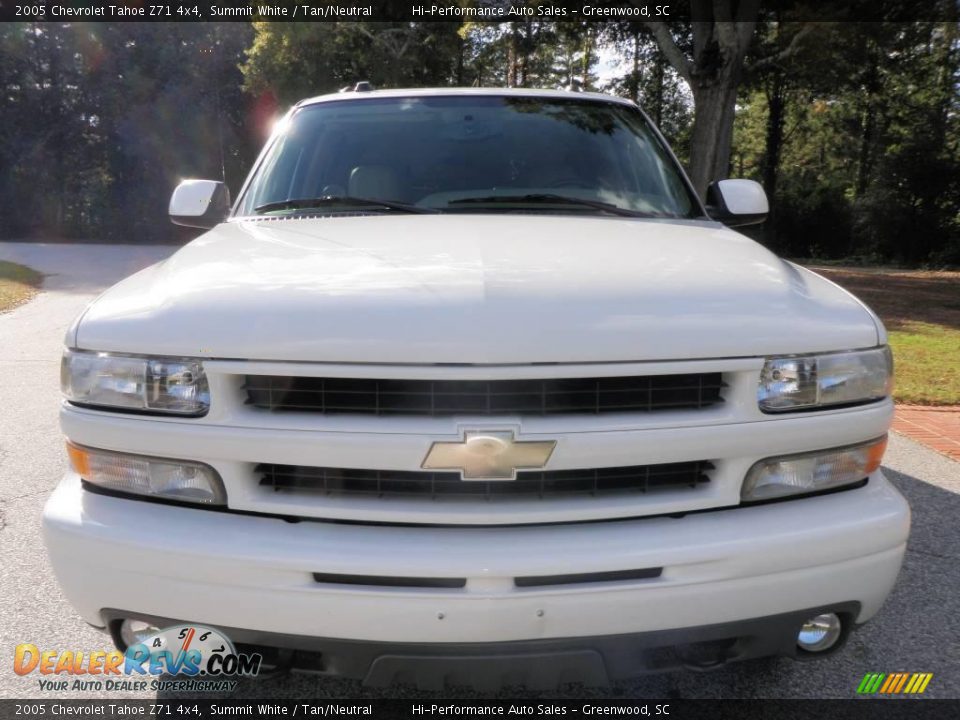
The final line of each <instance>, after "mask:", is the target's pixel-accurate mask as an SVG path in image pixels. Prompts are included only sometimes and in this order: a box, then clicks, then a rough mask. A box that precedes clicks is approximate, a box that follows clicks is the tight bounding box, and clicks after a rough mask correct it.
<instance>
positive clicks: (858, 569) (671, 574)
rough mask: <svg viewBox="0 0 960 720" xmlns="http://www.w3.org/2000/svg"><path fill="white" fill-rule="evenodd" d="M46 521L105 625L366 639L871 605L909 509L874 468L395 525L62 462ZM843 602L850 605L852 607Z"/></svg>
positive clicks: (484, 635) (609, 628)
mask: <svg viewBox="0 0 960 720" xmlns="http://www.w3.org/2000/svg"><path fill="white" fill-rule="evenodd" d="M43 521H44V522H43V524H44V536H45V541H46V544H47V548H48V551H49V555H50V559H51V562H52V564H53V568H54V571H55V573H56V575H57V578H58V580H59V582H60V585H61V587H62V589H63V591H64V593H65V595H66V596H67V598H68V599H69V600H70V602H71V603H72V604H73V606H74V607H75V608H76V609H77V610H78V612H79V613H80V615H81V616H82V617H83V618H84V619H85V620H86V621H87V622H90V623H93V624H95V625H99V626H103V625H105V624H106V622H107V621H108V620H109V619H110V618H109V616H108V614H105V611H107V610H108V609H110V608H120V609H123V610H124V611H127V612H130V613H135V614H142V615H149V616H158V617H164V618H180V619H185V620H189V621H191V622H197V623H204V624H210V625H216V626H218V627H226V628H241V629H245V630H248V631H255V632H257V633H271V634H278V635H294V636H301V637H307V638H335V639H340V640H353V641H372V642H377V643H401V644H404V643H405V644H409V643H414V644H418V643H444V644H447V643H459V644H463V643H467V644H470V643H508V642H515V641H541V640H547V639H568V640H569V639H571V638H596V637H604V636H617V635H630V634H638V633H650V632H658V631H665V630H682V629H684V628H698V627H703V626H712V625H722V624H724V623H738V622H741V621H746V620H752V619H756V618H766V617H769V616H776V615H782V614H784V613H792V612H794V611H800V610H806V609H810V608H823V607H838V606H841V605H842V606H844V607H855V610H851V611H850V612H851V619H852V620H853V621H854V622H857V623H860V622H864V621H866V620H867V619H869V618H870V617H871V616H873V615H874V614H875V613H876V612H877V610H878V609H879V608H880V606H881V604H882V603H883V601H884V599H885V598H886V596H887V594H888V593H889V592H890V589H891V588H892V586H893V583H894V581H895V580H896V576H897V572H898V570H899V568H900V563H901V560H902V556H903V553H904V549H905V545H906V539H907V534H908V531H909V524H910V518H909V508H908V507H907V504H906V502H905V501H904V499H903V498H902V497H901V496H900V494H899V493H898V492H897V491H896V490H895V489H894V488H893V487H892V486H891V485H890V484H889V483H888V481H887V480H886V479H885V478H884V477H883V476H882V474H881V473H879V472H878V473H875V474H874V475H873V476H871V477H870V479H869V482H868V483H867V484H866V485H865V486H863V487H861V488H858V489H855V490H848V491H844V492H838V493H834V494H831V495H826V496H820V497H812V498H806V499H798V500H791V501H786V502H779V503H773V504H769V505H762V506H755V507H741V508H734V509H729V510H717V511H708V512H701V513H693V514H689V515H686V516H684V517H655V518H645V519H636V520H622V521H611V522H596V523H581V524H562V525H541V526H523V527H518V526H514V527H469V528H468V527H408V526H383V525H357V524H345V523H330V522H320V521H302V522H293V523H291V522H287V521H285V520H283V519H280V518H271V517H256V516H250V515H242V514H235V513H229V512H215V511H210V510H201V509H192V508H184V507H176V506H167V505H159V504H154V503H148V502H142V501H138V500H128V499H121V498H115V497H108V496H104V495H100V494H94V493H91V492H87V491H85V490H83V489H82V487H81V484H80V480H79V478H78V477H77V476H76V475H73V474H68V475H67V476H66V477H65V478H64V479H63V481H62V482H61V483H60V485H59V486H58V487H57V489H56V490H55V491H54V493H53V495H52V496H51V498H50V500H49V502H48V503H47V506H46V509H45V511H44V517H43ZM638 568H662V572H661V573H660V575H659V576H658V577H649V578H647V579H641V580H632V581H615V582H603V583H585V584H578V585H565V586H545V587H533V588H530V587H517V586H516V584H515V582H514V578H517V577H526V576H544V575H570V574H579V573H598V572H612V571H623V570H633V569H638ZM314 573H331V574H345V575H367V576H378V577H386V578H398V577H400V578H402V577H433V578H453V577H458V578H460V577H462V578H466V583H465V585H464V587H460V588H409V587H372V586H358V585H338V584H332V583H327V582H317V581H316V580H315V579H314V575H313V574H314ZM851 604H852V605H851Z"/></svg>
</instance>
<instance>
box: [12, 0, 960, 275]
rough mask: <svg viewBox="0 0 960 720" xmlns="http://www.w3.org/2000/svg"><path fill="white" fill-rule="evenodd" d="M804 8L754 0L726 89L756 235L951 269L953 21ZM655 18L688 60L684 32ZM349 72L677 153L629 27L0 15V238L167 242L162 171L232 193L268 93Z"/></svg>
mask: <svg viewBox="0 0 960 720" xmlns="http://www.w3.org/2000/svg"><path fill="white" fill-rule="evenodd" d="M764 7H765V8H766V7H767V5H766V4H765V6H764ZM770 7H774V8H775V7H777V6H776V5H775V4H771V5H770ZM804 7H805V6H804V5H798V6H795V7H793V9H791V10H790V11H789V12H788V11H780V10H776V9H764V10H762V12H761V15H760V22H759V23H758V28H757V31H756V33H755V36H754V38H753V44H752V46H751V49H750V51H749V53H748V56H747V62H746V65H745V67H746V68H747V70H748V72H747V73H746V75H745V76H744V77H743V78H742V81H741V86H740V90H739V93H738V96H737V108H738V109H737V115H736V121H735V125H734V147H733V153H732V158H731V167H730V174H731V175H733V176H741V177H753V178H755V179H757V180H759V181H761V182H763V183H764V185H765V186H766V187H767V190H768V194H769V195H770V196H771V201H772V206H771V207H772V213H771V217H770V219H769V220H768V222H767V223H766V225H765V226H764V227H763V228H762V229H761V230H760V238H761V239H762V240H763V242H765V243H767V244H768V245H770V246H771V247H772V248H774V249H776V250H777V251H779V252H781V253H784V254H787V255H791V256H802V257H812V256H816V257H821V258H839V257H850V256H857V257H861V258H872V259H876V260H885V261H895V262H899V263H906V264H914V265H916V264H931V265H946V264H960V212H958V208H960V127H958V124H960V112H958V111H960V107H958V88H960V41H958V36H957V24H956V23H949V22H919V21H916V22H909V23H906V22H875V23H855V22H842V23H823V22H817V17H816V13H815V12H812V11H811V10H809V9H808V10H804ZM811 12H812V14H811ZM804 13H807V14H806V15H805V14H804ZM671 27H673V29H674V30H676V32H675V37H676V39H677V43H678V48H679V51H680V52H683V53H686V54H688V55H689V54H690V53H691V52H692V51H693V49H694V45H693V44H692V39H691V38H692V32H690V31H691V28H688V27H685V26H683V24H682V23H680V24H679V25H677V26H676V27H674V26H671ZM601 57H603V58H604V63H603V65H601V62H600V59H601ZM611 57H612V58H613V62H612V72H611V61H610V58H611ZM601 69H603V74H602V76H601V75H600V70H601ZM601 77H602V80H601ZM360 80H369V81H370V82H372V83H373V84H374V86H376V87H382V88H390V87H416V86H517V87H547V88H556V87H568V86H575V87H581V88H583V89H587V90H598V89H599V90H604V91H607V92H612V93H616V94H619V95H622V96H625V97H629V98H631V99H633V100H635V101H636V102H637V103H638V104H639V105H640V106H641V107H642V108H643V109H644V110H645V111H646V112H647V113H648V115H650V117H651V118H652V119H653V120H654V122H656V123H657V124H658V126H659V127H660V128H661V130H662V131H663V132H664V134H665V135H666V136H667V138H668V140H669V141H670V142H671V144H672V145H673V147H674V149H675V150H676V151H677V153H678V155H679V156H680V158H681V160H682V161H684V162H686V161H688V160H690V159H691V158H690V154H689V151H690V138H691V126H692V120H693V111H694V107H693V102H692V95H691V90H690V88H689V87H688V85H687V82H686V81H685V80H684V79H683V78H682V77H681V75H680V74H678V73H677V72H676V71H675V70H674V69H673V68H672V67H671V65H670V64H669V63H668V62H667V61H666V59H665V57H664V55H663V52H662V50H661V48H660V46H659V44H658V42H657V41H656V40H655V39H654V36H653V34H652V32H651V26H650V25H649V24H647V23H644V22H635V21H611V22H606V23H602V24H601V23H590V22H574V21H566V22H551V21H547V20H543V19H539V18H537V19H533V18H526V19H523V20H517V21H512V22H503V23H470V22H467V23H460V22H451V23H442V22H441V23H438V22H429V23H410V22H406V23H359V22H322V23H272V22H270V23H254V24H247V23H240V22H238V23H223V24H219V23H183V24H175V23H169V24H168V23H142V24H141V23H115V24H108V23H104V24H84V23H36V24H34V23H19V24H12V23H10V24H6V25H3V26H0V92H2V101H0V119H2V122H0V167H2V168H3V172H2V173H0V237H4V238H9V237H27V236H37V237H46V238H49V237H53V236H78V237H88V238H94V239H112V240H119V241H150V240H162V239H165V238H167V237H169V236H170V235H171V234H172V232H173V230H172V228H171V227H170V226H169V225H167V224H166V223H165V222H164V219H165V214H166V203H167V201H168V198H169V193H170V190H171V188H172V187H173V186H174V185H175V184H176V182H177V181H178V179H179V178H181V177H185V176H199V177H212V178H219V177H220V176H221V174H223V175H224V176H225V177H226V179H227V181H228V184H229V185H230V187H231V188H232V189H233V190H237V189H238V188H239V186H240V183H241V182H242V179H243V176H244V175H245V173H246V172H247V170H248V169H249V166H250V164H251V162H252V160H253V158H254V157H255V154H256V151H257V149H258V147H259V145H260V144H261V143H262V142H263V140H264V138H265V136H266V134H267V132H268V131H269V129H270V127H271V125H272V122H273V121H274V120H275V119H276V117H277V116H278V115H279V114H280V113H281V112H282V111H283V109H284V108H285V107H286V106H287V105H289V104H290V103H292V102H295V101H297V100H299V99H301V98H304V97H309V96H314V95H319V94H322V93H327V92H333V91H336V90H338V89H340V88H342V87H345V86H349V85H352V84H353V83H355V82H357V81H360Z"/></svg>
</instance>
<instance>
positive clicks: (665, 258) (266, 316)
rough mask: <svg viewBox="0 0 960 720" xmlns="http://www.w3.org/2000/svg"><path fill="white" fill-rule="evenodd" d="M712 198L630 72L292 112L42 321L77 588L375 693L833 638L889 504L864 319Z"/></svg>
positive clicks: (124, 620)
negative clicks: (665, 134)
mask: <svg viewBox="0 0 960 720" xmlns="http://www.w3.org/2000/svg"><path fill="white" fill-rule="evenodd" d="M708 197H709V199H710V204H709V205H708V206H707V207H706V208H705V207H704V206H703V205H702V204H701V202H700V201H699V200H698V198H697V196H696V194H695V193H694V192H693V190H692V188H691V186H690V183H689V181H688V180H687V179H686V177H685V176H684V174H683V172H682V170H681V169H680V167H679V165H678V163H677V161H676V159H675V158H674V157H673V155H672V154H671V152H670V150H669V148H668V147H667V145H666V143H665V142H664V140H663V138H662V137H661V136H660V134H659V133H658V132H657V130H656V129H655V128H654V127H653V126H652V124H651V123H650V122H649V120H648V119H647V118H646V117H645V116H644V115H643V114H642V113H641V112H640V111H639V110H638V109H637V108H636V106H634V105H633V104H632V103H630V102H627V101H625V100H622V99H619V98H613V97H607V96H603V95H595V94H587V93H566V92H552V91H530V90H482V89H462V90H391V91H373V92H346V93H339V94H335V95H328V96H324V97H319V98H315V99H312V100H306V101H304V102H301V103H299V104H298V105H297V106H296V107H294V108H293V109H292V110H291V112H290V113H289V114H288V115H287V116H286V117H285V118H284V119H283V120H282V121H281V122H280V123H278V126H277V128H276V130H275V132H274V133H273V136H272V138H271V139H270V141H269V142H268V143H267V146H266V148H265V149H264V151H263V153H262V154H261V156H260V158H259V160H258V161H257V163H256V165H255V167H254V169H253V171H252V172H251V174H250V177H249V179H248V180H247V182H246V184H245V185H244V187H243V189H242V190H241V192H240V195H239V199H238V200H237V202H236V203H235V204H234V205H233V206H232V208H230V207H229V200H228V196H227V193H226V189H225V187H224V186H223V185H222V184H221V183H216V182H212V181H201V180H195V181H187V182H186V183H184V184H183V185H181V186H180V187H179V188H178V189H177V191H176V192H175V193H174V196H173V199H172V200H171V205H170V212H171V215H172V216H173V219H174V220H175V221H176V222H180V223H181V224H189V225H195V226H199V227H207V228H210V231H209V232H208V233H206V234H204V235H203V236H201V237H200V238H198V239H197V240H195V241H193V242H191V243H190V244H188V245H186V246H185V247H184V248H182V249H180V250H179V251H178V252H176V253H175V254H174V255H173V256H172V257H171V258H170V259H168V260H166V261H164V262H161V263H159V264H157V265H154V266H152V267H149V268H147V269H146V270H143V271H142V272H139V273H137V274H136V275H134V276H132V277H130V278H128V279H126V280H124V281H123V282H121V283H119V284H118V285H116V286H115V287H113V288H112V289H110V290H109V291H107V292H106V293H105V294H103V295H102V296H101V297H100V298H99V299H97V300H96V301H95V302H94V303H92V304H91V305H90V306H89V307H88V308H87V309H86V311H85V312H84V313H83V315H82V316H81V317H80V318H79V319H78V320H77V322H76V323H75V324H74V326H73V327H72V328H71V329H70V331H69V332H68V333H67V336H66V350H65V353H64V358H63V390H64V394H65V401H64V403H63V407H62V410H61V424H62V428H63V431H64V433H65V434H66V437H67V448H68V453H69V457H70V469H69V470H68V471H67V473H66V476H65V477H64V478H63V480H62V482H61V483H60V485H59V487H58V488H57V489H56V491H55V492H54V493H53V496H52V497H51V498H50V501H49V503H48V504H47V506H46V510H45V513H44V528H45V535H46V543H47V547H48V549H49V553H50V558H51V561H52V563H53V567H54V569H55V571H56V575H57V577H58V579H59V581H60V584H61V586H62V588H63V590H64V593H65V594H66V596H67V597H68V598H69V599H70V601H71V602H72V603H73V605H74V607H75V608H76V609H77V610H78V611H79V613H80V615H81V616H82V617H83V619H84V620H86V621H87V622H90V623H93V624H95V625H98V626H104V627H107V628H109V629H110V630H111V632H112V633H113V637H114V639H115V640H116V642H117V643H118V645H120V647H121V649H122V648H123V647H124V646H125V645H128V644H130V643H132V642H135V641H136V640H137V639H138V638H141V637H143V636H144V634H145V633H151V632H155V629H156V628H162V627H165V626H170V625H175V624H177V623H180V622H191V623H204V624H207V625H213V626H216V627H217V628H220V629H221V630H222V631H223V632H224V633H225V634H226V635H228V636H229V637H230V638H232V639H233V640H235V641H237V642H238V643H240V644H241V645H242V646H244V647H249V646H255V647H256V648H258V649H259V651H260V652H262V653H263V654H264V656H265V658H266V661H267V662H270V663H273V664H278V665H282V666H291V667H293V668H300V669H308V670H313V671H317V672H321V673H329V674H339V675H344V676H348V677H355V678H360V679H363V680H364V681H365V682H367V683H370V684H379V685H384V684H389V683H392V682H395V681H411V682H416V683H418V684H420V685H422V686H425V687H436V686H438V685H440V684H442V683H443V682H445V681H446V682H451V683H458V682H468V683H474V684H476V683H481V682H482V683H494V684H496V683H506V682H510V683H516V682H520V683H526V684H528V685H531V686H551V685H553V684H555V683H556V682H559V681H561V680H565V679H572V678H579V679H583V680H586V681H587V682H596V683H603V682H606V681H607V680H610V679H614V680H615V679H620V678H626V677H630V676H633V675H636V674H638V673H641V672H644V671H648V670H656V669H661V668H669V667H675V666H678V665H686V666H696V667H706V666H713V665H719V664H722V663H725V662H727V661H732V660H739V659H742V658H747V657H756V656H761V655H789V656H802V655H815V654H818V653H826V652H829V651H832V650H834V649H836V648H838V647H839V646H840V645H841V644H842V641H843V639H844V638H845V637H846V635H847V632H848V631H849V630H850V629H851V628H853V627H854V626H855V625H857V624H859V623H863V622H864V621H866V620H868V619H869V618H870V617H871V616H873V615H874V614H875V613H876V612H877V611H878V609H879V608H880V606H881V604H882V603H883V601H884V598H885V597H886V596H887V594H888V593H889V592H890V589H891V587H892V586H893V584H894V581H895V580H896V577H897V572H898V570H899V568H900V564H901V559H902V557H903V553H904V548H905V543H906V540H907V534H908V530H909V522H910V520H909V509H908V507H907V504H906V503H905V501H904V500H903V498H902V497H901V496H900V495H899V494H898V493H897V491H896V490H895V489H894V488H893V487H892V486H891V485H890V483H889V482H888V481H887V480H886V479H885V478H884V476H883V474H882V473H881V471H880V461H881V457H882V455H883V450H884V445H885V441H886V433H887V429H888V426H889V424H890V419H891V415H892V413H893V403H892V401H891V399H890V384H891V370H892V368H891V359H890V353H889V350H888V348H887V346H886V342H887V340H886V332H885V330H884V328H883V326H882V325H881V323H880V322H879V320H878V319H877V318H876V316H875V315H874V314H873V313H872V312H871V311H870V310H869V309H868V308H866V307H865V306H864V305H863V304H862V303H861V302H859V301H858V300H857V299H856V298H854V297H853V296H851V295H850V294H848V293H847V292H845V291H844V290H842V289H840V288H839V287H837V286H836V285H833V284H831V283H830V282H828V281H826V280H824V279H823V278H821V277H819V276H818V275H816V274H814V273H812V272H810V271H809V270H805V269H804V268H802V267H798V266H796V265H793V264H791V263H789V262H786V261H784V260H780V259H778V258H777V257H776V256H774V255H773V254H772V253H770V252H769V251H767V250H766V249H764V248H763V247H761V246H760V245H758V244H757V243H755V242H753V241H752V240H750V239H748V238H746V237H745V236H743V235H741V234H739V233H736V232H734V231H731V230H729V229H727V228H726V227H724V225H723V224H721V222H718V220H719V221H722V222H723V223H725V224H726V225H737V224H746V223H750V222H757V221H759V220H762V219H763V217H764V215H765V213H766V211H767V201H766V197H765V196H764V194H763V191H762V189H760V187H759V186H758V185H756V184H755V183H752V182H750V181H744V180H727V181H722V182H720V183H716V184H715V185H713V186H712V187H711V190H710V194H709V196H708ZM708 212H709V215H708Z"/></svg>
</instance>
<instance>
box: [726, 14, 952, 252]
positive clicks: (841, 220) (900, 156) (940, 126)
mask: <svg viewBox="0 0 960 720" xmlns="http://www.w3.org/2000/svg"><path fill="white" fill-rule="evenodd" d="M812 38H813V39H814V40H815V41H816V42H814V43H812V44H811V45H810V46H808V47H807V48H806V50H805V51H804V52H800V53H798V54H797V55H795V56H794V57H793V58H792V61H791V66H790V67H789V68H783V67H776V68H772V69H771V70H770V71H769V72H767V73H766V75H765V76H761V77H754V78H752V79H751V83H750V88H752V89H748V92H747V93H746V98H745V102H743V103H742V106H741V109H740V112H739V114H738V118H737V132H736V135H735V144H736V150H735V160H734V168H735V169H736V166H737V164H738V160H739V164H740V166H741V167H742V168H743V169H744V170H745V172H746V173H747V174H748V175H752V176H753V177H755V178H756V179H758V180H762V181H763V182H764V183H765V185H767V189H768V193H770V189H771V185H773V187H774V188H775V189H774V192H772V193H770V194H772V195H773V197H772V202H773V208H774V212H773V217H772V218H771V221H770V222H768V224H767V228H766V232H765V242H767V244H769V245H770V246H771V247H773V248H774V249H775V250H777V251H779V252H781V253H784V254H787V255H792V256H798V257H821V258H840V257H849V256H859V257H866V258H873V259H875V260H877V261H893V262H897V263H905V264H909V265H918V264H931V265H948V264H956V263H958V262H960V216H958V208H960V152H958V148H960V146H958V137H960V126H958V117H960V116H958V114H957V109H958V108H957V102H958V95H957V87H958V83H957V81H958V79H960V57H958V55H960V45H958V40H957V28H956V25H955V24H953V23H932V22H916V23H836V24H833V25H826V26H823V27H821V28H819V30H818V33H817V34H816V35H813V36H812ZM836 68H842V72H841V73H838V72H837V70H836ZM775 85H776V86H778V87H779V90H780V93H781V95H780V97H781V98H782V100H783V102H784V105H785V110H784V112H783V115H784V119H783V127H782V135H781V139H782V146H781V147H780V148H779V157H778V158H776V166H775V174H774V175H773V177H771V175H770V173H768V172H765V171H766V169H767V168H768V167H769V165H770V162H771V142H770V127H771V122H770V118H771V113H772V112H773V107H774V103H773V98H774V96H773V93H772V89H773V88H774V86H775Z"/></svg>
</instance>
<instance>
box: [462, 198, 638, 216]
mask: <svg viewBox="0 0 960 720" xmlns="http://www.w3.org/2000/svg"><path fill="white" fill-rule="evenodd" d="M447 204H448V205H469V204H474V205H498V204H511V205H576V206H580V207H588V208H593V209H594V210H600V211H601V212H608V213H611V214H612V215H621V216H623V217H657V215H654V214H653V213H648V212H643V211H642V210H630V209H628V208H624V207H620V206H619V205H613V204H611V203H605V202H601V201H600V200H583V199H581V198H575V197H567V196H566V195H554V194H552V193H531V194H529V195H490V196H489V197H468V198H461V199H459V200H451V201H449V202H448V203H447Z"/></svg>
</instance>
